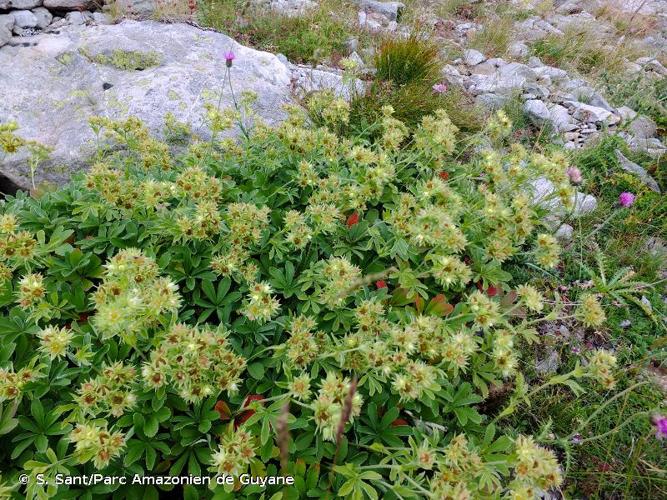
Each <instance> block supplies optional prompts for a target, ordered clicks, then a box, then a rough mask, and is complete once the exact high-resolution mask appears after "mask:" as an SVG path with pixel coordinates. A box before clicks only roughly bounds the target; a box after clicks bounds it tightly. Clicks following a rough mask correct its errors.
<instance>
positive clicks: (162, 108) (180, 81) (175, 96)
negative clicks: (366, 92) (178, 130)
mask: <svg viewBox="0 0 667 500" xmlns="http://www.w3.org/2000/svg"><path fill="white" fill-rule="evenodd" d="M31 41H32V42H33V43H34V45H33V46H30V47H21V46H16V47H10V48H7V47H3V48H2V49H1V50H0V68H2V71H1V72H0V95H1V96H2V97H3V98H2V99H0V117H2V119H3V121H4V120H5V119H7V120H15V121H16V122H17V123H18V125H19V127H20V129H19V133H20V135H21V136H22V137H24V138H25V139H28V140H35V141H38V142H41V143H43V144H45V145H47V146H50V147H52V148H53V151H52V154H51V157H50V160H49V161H48V162H47V163H45V164H44V165H40V166H39V167H38V169H37V178H36V182H38V183H39V182H42V181H50V182H53V183H56V184H62V183H63V182H65V181H66V180H67V179H68V178H69V177H70V175H71V174H72V173H73V172H74V171H76V170H79V169H82V168H85V166H86V164H87V160H88V157H89V155H90V154H91V153H92V152H93V151H94V149H95V136H94V134H93V132H92V131H91V130H90V127H89V125H88V120H89V118H91V117H93V116H106V117H109V118H112V119H124V118H127V117H129V116H136V117H138V118H140V119H141V120H142V121H143V122H144V123H145V124H146V126H147V127H148V128H149V129H150V130H151V131H152V132H153V133H157V134H160V133H161V132H162V130H163V129H164V117H165V115H166V114H167V113H169V112H171V113H172V114H173V115H174V116H175V117H176V119H177V120H179V121H183V122H186V123H189V124H191V127H192V129H193V132H194V133H195V134H196V135H198V136H200V137H202V138H203V139H206V138H207V137H210V133H209V130H208V127H207V125H206V120H205V115H206V111H205V109H204V105H205V104H206V103H213V104H214V105H216V104H217V103H218V100H219V98H220V97H219V96H220V92H221V90H222V84H223V80H222V76H223V75H224V74H225V59H224V56H223V54H224V53H225V52H227V51H228V50H230V49H231V50H233V51H234V53H235V54H236V59H235V60H234V65H233V67H232V68H231V70H230V71H231V75H232V81H233V85H234V87H235V88H234V90H235V92H236V96H237V97H238V96H239V94H240V93H241V92H243V91H245V90H249V91H253V92H255V93H256V94H257V96H258V98H257V101H256V103H255V105H254V109H255V110H256V111H257V113H258V115H259V116H261V117H262V118H263V119H264V120H265V121H267V122H268V123H269V124H273V123H276V122H277V121H280V120H282V119H283V118H284V117H285V113H284V111H283V110H282V105H283V104H284V103H287V102H290V101H291V92H290V90H291V86H290V71H289V69H288V68H287V67H286V66H285V65H284V64H283V63H281V62H280V61H279V60H278V58H277V57H275V56H274V55H272V54H269V53H266V52H260V51H257V50H254V49H250V48H247V47H244V46H242V45H239V44H237V43H236V42H235V41H234V40H232V39H231V38H229V37H228V36H226V35H224V34H222V33H217V32H213V31H204V30H201V29H198V28H195V27H193V26H190V25H187V24H180V23H178V24H162V23H156V22H153V21H145V22H138V21H129V20H126V21H123V22H122V23H120V24H116V25H110V26H89V27H82V26H66V27H64V28H63V29H62V30H61V31H60V33H58V34H42V35H38V36H35V37H33V38H32V40H31ZM114 52H115V53H116V54H118V53H120V54H123V53H128V52H135V53H139V54H144V55H149V56H151V58H152V59H153V60H154V61H155V64H154V65H147V66H146V67H144V69H143V70H142V71H135V70H132V69H122V68H119V67H116V66H114V65H113V64H111V63H109V62H105V61H104V57H109V56H110V55H112V54H114ZM232 105H233V102H232V98H231V95H230V93H229V92H228V89H226V90H224V92H223V94H222V107H223V108H227V107H229V106H232ZM234 133H235V131H229V134H230V135H232V134H234ZM26 157H27V154H26V153H24V152H21V154H17V155H12V156H9V157H6V158H3V159H2V160H0V171H2V173H3V174H4V175H5V176H7V177H9V179H10V180H11V181H13V182H14V183H15V184H17V185H19V186H22V187H28V186H29V185H30V180H29V179H30V176H29V169H28V166H27V164H26Z"/></svg>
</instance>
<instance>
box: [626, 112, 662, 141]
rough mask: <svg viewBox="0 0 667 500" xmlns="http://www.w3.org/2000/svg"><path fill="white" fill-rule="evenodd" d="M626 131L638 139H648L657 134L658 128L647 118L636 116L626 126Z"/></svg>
mask: <svg viewBox="0 0 667 500" xmlns="http://www.w3.org/2000/svg"><path fill="white" fill-rule="evenodd" d="M628 131H629V132H630V133H631V134H632V135H634V136H635V137H637V138H639V139H649V138H651V137H655V136H656V134H657V133H658V127H657V125H656V124H655V122H654V121H653V120H651V119H650V118H649V117H647V116H638V117H636V118H634V119H633V120H632V121H631V122H630V124H629V125H628Z"/></svg>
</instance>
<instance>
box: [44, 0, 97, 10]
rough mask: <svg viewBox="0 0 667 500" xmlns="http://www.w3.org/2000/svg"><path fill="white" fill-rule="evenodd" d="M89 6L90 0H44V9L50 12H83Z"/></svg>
mask: <svg viewBox="0 0 667 500" xmlns="http://www.w3.org/2000/svg"><path fill="white" fill-rule="evenodd" d="M91 5H92V2H91V1H90V0H44V7H46V8H47V9H52V10H85V9H87V8H88V7H90V6H91Z"/></svg>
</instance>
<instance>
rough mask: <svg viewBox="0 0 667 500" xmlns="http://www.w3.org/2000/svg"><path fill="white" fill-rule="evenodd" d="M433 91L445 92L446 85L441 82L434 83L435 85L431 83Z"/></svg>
mask: <svg viewBox="0 0 667 500" xmlns="http://www.w3.org/2000/svg"><path fill="white" fill-rule="evenodd" d="M433 92H435V93H436V94H444V93H445V92H447V85H446V84H444V83H442V82H441V83H436V84H435V85H433Z"/></svg>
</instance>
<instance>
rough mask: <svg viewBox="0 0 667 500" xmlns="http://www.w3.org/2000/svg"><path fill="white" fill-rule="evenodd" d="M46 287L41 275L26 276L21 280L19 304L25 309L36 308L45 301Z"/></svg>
mask: <svg viewBox="0 0 667 500" xmlns="http://www.w3.org/2000/svg"><path fill="white" fill-rule="evenodd" d="M45 296H46V287H45V285H44V277H43V276H42V275H41V274H39V273H31V274H26V275H25V276H23V277H22V278H21V279H20V280H19V290H18V303H19V305H20V306H21V307H22V308H24V309H29V308H32V307H35V306H36V305H37V304H39V303H40V302H42V301H43V300H44V297H45Z"/></svg>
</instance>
